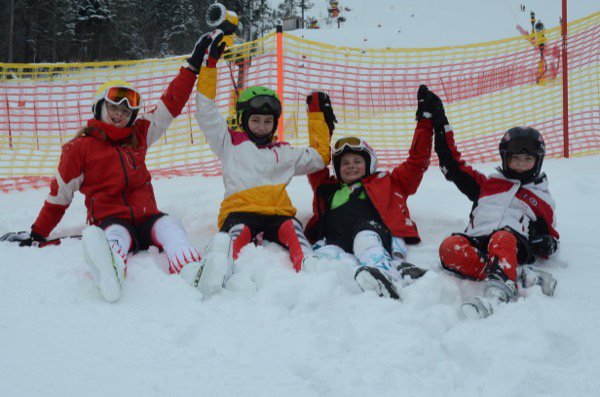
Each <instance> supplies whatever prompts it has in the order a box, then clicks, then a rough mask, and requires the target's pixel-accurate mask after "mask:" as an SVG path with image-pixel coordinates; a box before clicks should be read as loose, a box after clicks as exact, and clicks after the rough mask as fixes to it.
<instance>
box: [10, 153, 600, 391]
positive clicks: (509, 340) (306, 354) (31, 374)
mask: <svg viewBox="0 0 600 397" xmlns="http://www.w3.org/2000/svg"><path fill="white" fill-rule="evenodd" d="M478 168H479V169H481V170H484V171H486V172H487V171H491V170H492V168H493V165H492V164H487V165H479V166H478ZM544 168H545V170H546V172H547V174H548V175H549V178H550V183H551V189H552V192H553V194H554V197H555V199H556V202H557V217H558V229H559V232H560V233H561V242H562V245H561V249H560V251H559V253H558V254H557V256H556V257H555V258H553V259H551V260H549V261H545V262H541V263H538V265H539V266H540V267H541V268H544V269H547V270H550V271H551V272H552V273H553V274H554V276H555V277H556V279H557V280H558V287H557V292H556V295H555V296H554V297H553V298H549V297H547V296H544V295H543V294H542V293H541V291H540V290H539V287H534V288H531V289H529V290H526V291H524V293H525V295H526V297H525V298H523V299H520V300H519V301H518V302H516V303H513V304H510V305H506V306H504V307H501V308H500V309H499V310H498V311H497V312H496V313H494V315H493V316H492V317H490V318H488V319H485V320H482V321H470V320H465V319H462V318H461V317H460V316H459V305H460V302H461V299H462V298H463V297H464V296H466V295H469V294H473V293H475V292H476V291H477V287H476V286H475V285H474V283H471V282H467V281H462V280H459V279H457V278H455V277H454V276H452V275H450V274H449V273H447V272H445V271H443V270H441V268H440V266H439V262H438V259H437V258H438V256H437V247H438V246H439V244H440V242H441V240H442V239H443V238H444V237H445V236H447V235H448V234H450V233H451V232H454V231H459V230H461V229H462V228H463V227H464V226H465V223H466V220H467V215H468V212H469V207H470V205H469V202H468V200H467V199H466V198H465V197H463V196H462V195H461V194H460V193H459V192H458V190H457V189H456V188H455V187H454V185H452V184H451V183H448V182H446V181H445V180H444V179H443V177H442V174H441V172H440V171H439V170H438V169H437V168H435V167H434V168H431V169H430V170H429V171H428V172H427V174H426V176H425V179H424V181H423V183H422V185H421V188H420V190H419V192H418V193H417V194H416V195H415V196H413V197H412V198H411V199H410V200H409V206H410V209H411V213H412V215H413V219H414V220H415V221H416V222H417V224H418V225H419V230H420V232H421V235H422V237H423V242H422V243H421V244H420V245H418V246H413V247H411V248H410V251H409V260H410V261H411V262H413V263H416V264H419V265H421V266H424V267H426V268H428V269H430V271H429V272H428V273H427V274H426V276H425V277H424V278H423V279H421V280H419V281H417V282H415V283H414V284H412V285H410V286H408V287H406V288H405V289H403V290H402V292H401V293H402V297H403V301H402V302H397V301H392V300H388V299H382V298H379V297H377V296H375V295H374V294H371V293H360V292H359V290H358V289H357V287H356V286H355V285H354V284H353V282H352V279H351V270H350V269H348V268H344V267H343V266H339V264H337V265H336V264H332V265H331V267H330V268H326V269H323V270H322V271H320V272H314V273H300V274H296V273H294V272H293V270H292V268H291V263H290V261H289V259H288V255H287V252H285V251H284V250H283V249H281V248H279V247H278V246H274V245H267V246H263V247H247V248H245V249H244V251H243V253H242V255H241V257H240V258H239V261H238V263H237V269H236V273H235V274H234V276H233V277H232V279H231V280H230V282H229V284H228V287H227V289H226V290H224V291H223V292H222V293H221V294H219V295H216V296H214V297H213V298H211V299H209V300H205V301H203V300H202V299H201V295H200V293H199V292H197V291H196V290H194V289H193V288H192V287H190V286H188V285H186V284H185V283H184V281H183V280H182V279H180V278H179V277H177V276H169V275H168V274H166V263H165V262H166V261H165V258H164V256H163V255H162V254H159V253H158V252H157V251H156V250H153V251H151V252H149V253H148V252H142V253H140V254H138V255H136V256H133V257H131V258H130V261H129V268H128V279H127V284H126V288H125V292H124V295H123V297H122V299H121V300H120V301H119V302H118V303H116V304H108V303H106V302H105V301H103V300H102V298H101V297H100V295H99V292H98V291H97V290H96V289H95V288H94V286H93V284H92V281H91V279H90V276H89V274H88V272H87V269H86V267H85V264H84V263H83V258H82V252H81V244H80V242H79V241H77V240H70V241H65V242H64V243H63V244H62V245H60V246H56V247H47V248H43V249H38V248H19V247H17V246H15V245H13V244H10V243H0V302H1V305H0V352H1V357H2V371H1V372H0V393H1V394H2V395H3V396H66V395H85V396H106V395H117V396H119V395H144V396H165V395H170V396H183V395H206V396H212V395H215V396H217V395H218V396H239V395H249V396H258V395H260V396H281V395H287V396H318V395H325V396H341V395H343V396H370V395H379V396H393V395H409V396H440V395H455V396H495V395H498V396H508V395H515V396H533V395H539V396H542V395H543V396H570V395H576V396H595V395H596V393H597V391H598V390H600V379H599V378H598V376H597V374H598V373H600V360H598V357H600V344H599V343H598V337H597V335H598V329H600V309H599V308H598V302H600V289H599V288H598V280H600V267H599V266H598V263H597V258H598V254H597V227H596V223H597V221H598V219H599V217H598V215H599V210H598V206H597V203H598V202H600V183H599V182H598V176H597V171H596V170H598V169H599V168H600V156H595V157H587V158H574V159H560V160H547V161H546V163H545V167H544ZM155 190H156V193H157V199H158V202H159V206H160V208H161V209H163V210H164V211H166V212H169V213H171V214H173V215H175V216H177V217H179V218H180V219H181V220H182V222H183V224H184V225H185V227H186V228H187V230H188V231H189V232H190V234H191V235H192V236H193V239H194V241H195V242H197V243H198V245H199V246H203V245H204V244H206V243H207V242H208V241H209V238H210V236H211V235H212V233H214V231H215V221H216V214H217V211H218V206H219V203H220V200H221V198H222V194H223V188H222V185H221V180H220V179H219V178H201V177H189V178H176V179H171V180H167V179H163V180H158V181H156V182H155ZM289 191H290V194H291V196H292V199H293V201H294V203H295V205H296V206H297V207H298V209H299V218H300V219H301V220H302V221H306V220H307V217H308V216H309V214H310V211H311V198H312V197H311V192H310V188H309V186H308V184H307V182H306V180H305V178H297V179H296V180H295V181H294V182H293V183H292V184H291V185H290V188H289ZM46 194H47V192H46V191H45V190H30V191H25V192H18V193H12V194H8V195H6V194H5V195H2V197H1V200H0V213H2V217H1V218H0V233H1V232H5V231H9V230H20V229H27V228H28V226H29V225H30V224H31V223H32V222H33V220H34V219H35V217H36V215H37V211H38V210H39V208H40V206H41V204H42V202H43V200H44V198H45V196H46ZM84 218H85V209H84V207H83V202H82V200H81V196H80V195H78V197H77V200H76V201H75V202H74V204H73V205H72V206H71V208H70V209H69V210H68V212H67V215H66V217H65V219H63V222H62V223H61V224H60V225H59V227H58V228H57V229H56V230H55V233H54V234H55V235H57V236H58V235H65V234H72V233H78V232H79V231H80V230H81V229H82V227H83V219H84Z"/></svg>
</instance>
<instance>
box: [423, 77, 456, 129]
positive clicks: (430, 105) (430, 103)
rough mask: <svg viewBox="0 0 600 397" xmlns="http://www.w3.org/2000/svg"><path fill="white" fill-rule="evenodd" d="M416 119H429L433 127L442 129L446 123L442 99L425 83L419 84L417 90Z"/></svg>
mask: <svg viewBox="0 0 600 397" xmlns="http://www.w3.org/2000/svg"><path fill="white" fill-rule="evenodd" d="M417 101H418V106H417V120H421V119H422V118H425V119H431V120H432V121H433V126H434V127H435V129H436V130H437V129H443V127H444V126H445V125H446V124H448V119H447V118H446V112H445V110H444V104H443V103H442V100H441V99H440V98H439V97H438V96H437V95H435V94H434V93H433V92H432V91H429V89H428V88H427V86H426V85H424V84H421V85H420V86H419V91H418V92H417Z"/></svg>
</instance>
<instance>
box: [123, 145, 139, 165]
mask: <svg viewBox="0 0 600 397" xmlns="http://www.w3.org/2000/svg"><path fill="white" fill-rule="evenodd" d="M125 152H126V153H127V155H128V156H129V158H130V159H131V166H132V167H133V169H134V170H135V169H136V168H137V167H136V165H135V157H133V153H131V152H130V151H129V149H127V148H126V149H125Z"/></svg>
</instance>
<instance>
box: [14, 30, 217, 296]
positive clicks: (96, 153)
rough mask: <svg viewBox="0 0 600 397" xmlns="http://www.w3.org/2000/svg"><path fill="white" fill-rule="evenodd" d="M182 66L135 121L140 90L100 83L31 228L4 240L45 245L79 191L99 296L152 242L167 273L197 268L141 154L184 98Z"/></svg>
mask: <svg viewBox="0 0 600 397" xmlns="http://www.w3.org/2000/svg"><path fill="white" fill-rule="evenodd" d="M211 41H212V39H210V37H209V36H208V35H205V36H203V37H202V38H201V39H200V40H199V41H198V43H197V45H196V47H195V49H194V54H195V55H196V59H198V58H200V59H201V58H202V57H203V56H204V53H205V52H206V50H207V48H208V47H209V45H210V43H211ZM191 66H192V68H189V67H188V68H181V70H180V71H179V74H178V75H177V76H176V77H175V78H174V79H173V81H171V83H170V84H169V87H168V88H167V90H166V92H165V93H164V94H163V95H162V97H161V99H160V102H159V103H158V105H157V106H156V107H155V109H154V110H153V111H151V112H150V113H146V114H144V115H142V116H141V117H139V118H137V114H138V112H139V110H140V109H141V102H142V98H141V96H140V94H139V93H138V92H137V91H136V90H135V89H134V88H133V86H131V84H129V83H127V82H124V81H111V82H107V83H105V84H103V85H102V86H101V87H100V88H99V89H98V90H97V92H96V95H95V98H94V101H93V105H92V112H93V116H94V117H93V118H92V119H90V120H88V122H87V126H86V127H84V128H82V129H81V130H80V131H79V133H78V134H77V136H76V137H75V138H74V139H73V140H71V141H69V142H67V143H66V144H65V145H64V146H63V148H62V155H61V157H60V162H59V164H58V171H57V173H56V177H55V178H54V180H53V181H52V183H51V184H50V194H49V195H48V197H47V199H46V201H45V203H44V206H43V207H42V209H41V211H40V213H39V215H38V217H37V219H36V221H35V222H34V224H33V225H32V227H31V232H29V233H28V232H20V233H12V234H11V235H7V236H4V238H3V239H4V240H8V241H19V242H20V245H22V246H24V245H29V246H30V245H40V244H42V245H43V244H44V242H45V241H46V238H47V237H48V235H49V234H50V232H51V231H52V230H53V229H54V228H55V227H56V225H57V224H58V223H59V222H60V220H61V219H62V217H63V215H64V213H65V211H66V209H67V208H68V207H69V205H70V204H71V201H72V200H73V195H74V193H75V192H76V191H77V190H79V191H80V192H81V193H83V194H84V196H85V205H86V207H87V222H88V223H89V224H90V225H91V226H89V227H87V228H86V229H84V230H83V233H82V234H83V247H84V257H85V261H86V263H87V264H88V265H89V267H90V270H91V274H92V277H93V279H94V281H95V283H96V284H97V286H98V287H99V289H100V292H101V293H102V296H103V297H104V298H105V299H106V300H107V301H110V302H114V301H116V300H118V299H119V298H120V296H121V292H122V283H123V282H124V279H125V274H126V262H127V254H128V252H130V251H133V252H137V251H138V250H140V249H147V248H148V246H149V245H156V246H158V247H161V248H163V249H164V250H165V252H166V254H167V256H168V258H169V271H170V273H180V272H181V274H182V276H183V277H184V278H186V279H188V281H190V283H191V282H192V281H193V279H194V278H195V275H196V273H197V272H198V269H199V268H200V255H199V254H198V251H197V250H196V248H195V247H194V246H193V245H192V243H191V242H190V240H189V238H188V236H187V233H186V232H185V230H184V229H183V226H182V225H181V223H180V222H179V221H178V220H177V219H176V218H174V217H172V216H170V215H167V214H165V213H163V212H161V211H159V210H158V207H157V204H156V199H155V198H154V191H153V188H152V184H151V176H150V173H149V172H148V169H147V168H146V162H145V160H146V152H147V150H148V147H149V146H150V145H152V144H153V143H154V142H156V141H157V140H158V139H159V138H160V137H161V136H162V135H163V134H164V133H165V132H166V130H167V128H168V127H169V125H170V124H171V122H172V121H173V120H174V119H175V117H177V116H178V115H179V114H180V113H181V111H182V109H183V107H184V106H185V104H186V102H187V101H188V99H189V97H190V94H191V92H192V89H193V87H194V83H195V81H196V74H197V67H194V65H191Z"/></svg>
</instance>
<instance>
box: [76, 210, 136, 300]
mask: <svg viewBox="0 0 600 397" xmlns="http://www.w3.org/2000/svg"><path fill="white" fill-rule="evenodd" d="M101 227H102V228H100V227H97V226H89V227H87V228H85V229H84V230H83V232H82V242H83V253H84V258H85V262H86V263H87V265H88V266H89V268H90V271H91V274H92V278H93V280H94V283H95V284H96V286H97V287H98V288H99V289H100V292H101V293H102V296H103V297H104V299H106V300H107V301H109V302H115V301H117V300H118V299H119V298H120V297H121V291H122V283H123V281H124V280H125V273H126V260H127V253H128V252H129V250H130V249H131V246H132V242H133V237H132V234H131V231H130V230H129V229H130V228H131V225H129V224H127V223H126V222H124V221H121V220H118V219H109V220H106V221H105V222H103V224H102V225H101Z"/></svg>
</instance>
